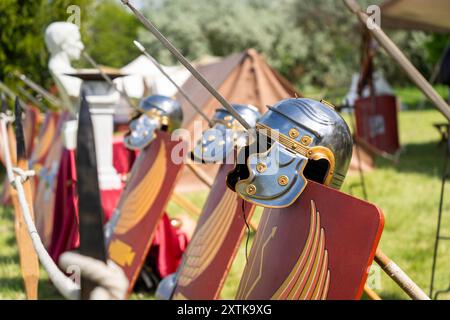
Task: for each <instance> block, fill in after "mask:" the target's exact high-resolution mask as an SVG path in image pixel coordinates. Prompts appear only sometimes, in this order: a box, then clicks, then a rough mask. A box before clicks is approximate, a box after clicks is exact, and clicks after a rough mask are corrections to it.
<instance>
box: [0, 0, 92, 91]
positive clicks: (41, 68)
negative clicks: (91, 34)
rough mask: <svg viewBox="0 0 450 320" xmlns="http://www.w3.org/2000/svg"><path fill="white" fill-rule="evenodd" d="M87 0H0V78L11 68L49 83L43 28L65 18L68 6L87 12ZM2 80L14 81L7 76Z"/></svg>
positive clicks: (10, 70) (36, 79)
mask: <svg viewBox="0 0 450 320" xmlns="http://www.w3.org/2000/svg"><path fill="white" fill-rule="evenodd" d="M90 2H91V1H89V0H33V1H26V0H1V1H0V79H1V80H5V78H7V75H8V74H9V73H10V72H12V71H14V70H20V71H21V72H23V73H25V74H27V75H30V76H31V77H32V78H33V79H34V80H35V81H37V82H39V83H45V84H47V85H48V84H49V80H50V75H49V72H48V69H47V60H48V53H47V50H46V48H45V43H44V31H45V27H46V26H47V25H48V24H50V23H51V22H53V21H60V20H67V18H68V17H69V14H68V13H67V12H66V10H67V7H68V6H70V5H72V4H73V5H78V6H80V8H81V17H82V19H83V18H85V17H84V16H83V13H86V12H87V8H88V4H89V3H90ZM6 82H14V80H13V79H7V80H6Z"/></svg>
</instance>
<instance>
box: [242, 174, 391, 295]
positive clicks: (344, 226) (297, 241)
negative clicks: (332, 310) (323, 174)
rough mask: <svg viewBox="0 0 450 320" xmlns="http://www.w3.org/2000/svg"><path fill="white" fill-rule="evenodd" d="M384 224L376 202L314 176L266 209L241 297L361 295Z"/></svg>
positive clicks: (246, 270)
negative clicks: (282, 203)
mask: <svg viewBox="0 0 450 320" xmlns="http://www.w3.org/2000/svg"><path fill="white" fill-rule="evenodd" d="M383 225H384V218H383V214H382V213H381V211H380V210H379V209H378V208H377V207H376V206H374V205H372V204H370V203H368V202H365V201H362V200H359V199H356V198H353V197H351V196H349V195H346V194H344V193H341V192H339V191H337V190H334V189H330V188H327V187H325V186H323V185H320V184H317V183H314V182H311V181H309V182H308V184H307V186H306V188H305V190H304V191H303V193H302V195H301V196H300V197H299V199H298V200H297V201H296V202H295V203H294V204H293V205H291V206H290V207H288V208H283V209H265V211H264V213H263V216H262V218H261V221H260V224H259V227H258V232H257V234H256V238H255V241H254V243H253V246H252V249H251V252H250V257H249V260H248V264H247V265H246V267H245V270H244V274H243V276H242V279H241V282H240V284H239V289H238V293H237V299H250V300H255V299H261V300H266V299H281V300H287V299H292V300H303V299H305V300H309V299H359V298H360V297H361V294H362V291H363V288H364V283H365V281H366V278H367V274H368V271H369V270H368V269H369V267H370V265H371V263H372V261H373V257H374V255H375V250H376V247H377V245H378V241H379V239H380V237H381V232H382V229H383Z"/></svg>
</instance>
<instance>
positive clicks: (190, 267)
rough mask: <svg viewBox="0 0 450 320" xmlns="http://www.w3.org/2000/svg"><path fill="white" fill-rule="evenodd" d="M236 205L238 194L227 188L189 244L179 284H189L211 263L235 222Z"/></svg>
mask: <svg viewBox="0 0 450 320" xmlns="http://www.w3.org/2000/svg"><path fill="white" fill-rule="evenodd" d="M236 207H237V199H236V194H235V193H234V192H232V191H231V190H229V189H227V190H226V192H225V194H224V195H223V197H222V199H221V200H220V202H219V204H218V205H217V207H216V208H215V209H214V211H213V213H212V214H211V216H210V217H209V218H208V220H207V221H206V222H205V223H204V224H203V225H202V226H201V228H200V229H199V230H198V231H197V232H196V234H195V236H194V238H193V239H192V241H191V243H190V244H189V246H188V249H187V251H186V255H185V258H184V261H183V265H182V267H181V269H180V275H179V278H178V285H180V286H182V287H186V286H188V285H189V284H190V283H191V282H192V281H194V280H195V279H196V278H197V277H198V276H199V275H201V274H202V273H203V271H204V270H205V269H206V268H207V267H208V266H209V265H210V263H211V262H212V260H213V259H214V257H215V256H216V255H217V253H218V251H219V248H220V247H221V245H222V243H223V241H224V239H225V237H226V235H227V233H228V230H229V228H230V226H231V223H232V222H233V218H234V212H235V211H236Z"/></svg>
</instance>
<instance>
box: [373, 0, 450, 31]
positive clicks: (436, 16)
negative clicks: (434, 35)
mask: <svg viewBox="0 0 450 320" xmlns="http://www.w3.org/2000/svg"><path fill="white" fill-rule="evenodd" d="M449 13H450V1H449V0H389V1H386V2H384V3H383V4H382V5H381V26H382V27H394V28H402V29H413V30H423V31H431V32H444V33H448V32H450V19H449V17H448V15H449Z"/></svg>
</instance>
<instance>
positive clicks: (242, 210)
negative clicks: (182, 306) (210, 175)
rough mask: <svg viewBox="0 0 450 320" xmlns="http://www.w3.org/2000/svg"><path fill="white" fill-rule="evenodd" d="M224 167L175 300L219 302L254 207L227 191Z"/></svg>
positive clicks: (191, 247)
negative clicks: (246, 221) (218, 299)
mask: <svg viewBox="0 0 450 320" xmlns="http://www.w3.org/2000/svg"><path fill="white" fill-rule="evenodd" d="M232 168H233V165H225V164H224V165H222V166H221V167H220V169H219V172H218V173H217V176H216V178H215V180H214V184H213V186H212V188H211V191H210V193H209V196H208V199H207V201H206V204H205V206H204V208H203V211H202V214H201V216H200V219H199V221H198V224H197V227H196V229H195V232H194V235H193V237H192V240H191V242H190V243H189V246H188V248H187V251H186V253H185V256H184V258H183V262H182V265H181V266H180V268H179V270H178V272H179V276H178V282H177V287H176V288H175V292H174V296H173V298H174V299H196V300H200V299H205V300H206V299H217V298H219V294H220V290H221V289H222V286H223V284H224V281H225V279H226V276H227V275H228V272H229V270H230V267H231V264H232V262H233V260H234V257H235V255H236V252H237V250H238V248H239V244H240V243H241V239H242V236H243V235H244V231H245V227H246V224H245V220H244V219H247V220H250V219H251V216H252V214H253V211H254V206H253V205H252V204H250V203H247V202H244V200H242V199H241V198H239V197H238V196H237V194H236V193H235V192H233V191H231V190H230V189H228V188H227V187H226V183H225V179H226V176H227V174H228V172H229V171H230V170H231V169H232Z"/></svg>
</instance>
